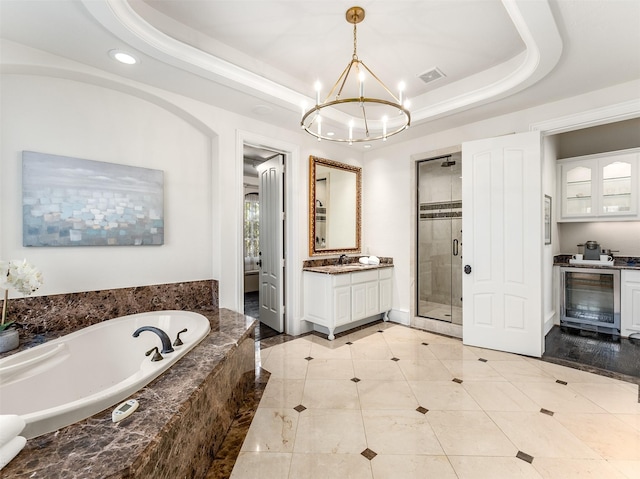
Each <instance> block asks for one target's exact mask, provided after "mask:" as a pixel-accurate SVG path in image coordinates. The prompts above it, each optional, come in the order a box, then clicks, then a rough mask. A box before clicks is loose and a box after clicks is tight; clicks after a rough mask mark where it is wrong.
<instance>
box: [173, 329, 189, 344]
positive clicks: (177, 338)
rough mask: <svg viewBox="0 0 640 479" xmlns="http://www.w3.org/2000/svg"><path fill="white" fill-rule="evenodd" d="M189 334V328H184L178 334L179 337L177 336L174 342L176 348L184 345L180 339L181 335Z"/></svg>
mask: <svg viewBox="0 0 640 479" xmlns="http://www.w3.org/2000/svg"><path fill="white" fill-rule="evenodd" d="M186 332H187V328H184V329H183V330H182V331H179V332H178V335H177V336H176V340H175V341H174V342H173V345H174V346H182V345H183V344H184V343H183V342H182V339H180V335H181V334H182V333H186Z"/></svg>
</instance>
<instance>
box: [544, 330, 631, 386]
mask: <svg viewBox="0 0 640 479" xmlns="http://www.w3.org/2000/svg"><path fill="white" fill-rule="evenodd" d="M543 359H546V360H549V361H553V362H557V363H560V364H566V365H568V366H573V367H579V368H580V369H584V370H587V371H593V372H597V373H599V374H605V375H607V376H611V377H618V378H619V379H624V380H628V381H631V382H635V383H638V384H640V340H638V339H626V338H620V339H618V340H614V339H613V338H612V337H611V335H608V334H602V333H594V332H590V331H581V330H578V329H572V328H562V329H561V328H560V327H559V326H554V327H553V328H552V329H551V331H550V332H549V334H547V336H546V338H545V353H544V356H543Z"/></svg>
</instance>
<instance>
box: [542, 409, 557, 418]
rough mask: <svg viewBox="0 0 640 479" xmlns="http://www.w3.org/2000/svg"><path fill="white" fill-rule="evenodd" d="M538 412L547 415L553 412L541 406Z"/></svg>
mask: <svg viewBox="0 0 640 479" xmlns="http://www.w3.org/2000/svg"><path fill="white" fill-rule="evenodd" d="M540 412H541V413H542V414H546V415H547V416H553V414H554V413H553V411H549V410H548V409H545V408H541V409H540Z"/></svg>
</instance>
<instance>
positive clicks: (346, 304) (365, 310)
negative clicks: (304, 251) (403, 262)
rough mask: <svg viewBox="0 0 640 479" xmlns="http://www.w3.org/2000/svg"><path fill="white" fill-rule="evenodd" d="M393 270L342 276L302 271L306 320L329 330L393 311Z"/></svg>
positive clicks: (332, 332) (386, 269)
mask: <svg viewBox="0 0 640 479" xmlns="http://www.w3.org/2000/svg"><path fill="white" fill-rule="evenodd" d="M392 274H393V268H391V267H382V268H373V269H366V270H364V271H355V272H349V273H340V274H326V273H318V272H314V271H303V273H302V275H303V283H304V319H305V320H307V321H310V322H312V323H314V324H318V325H320V326H324V327H326V328H327V329H328V330H329V339H330V340H333V339H334V338H335V335H334V333H335V330H336V328H339V327H340V326H345V325H348V324H349V323H355V322H356V321H360V320H363V319H365V318H369V317H372V316H376V315H379V314H381V313H383V314H384V319H385V320H386V319H387V313H388V312H389V310H390V309H391V293H392Z"/></svg>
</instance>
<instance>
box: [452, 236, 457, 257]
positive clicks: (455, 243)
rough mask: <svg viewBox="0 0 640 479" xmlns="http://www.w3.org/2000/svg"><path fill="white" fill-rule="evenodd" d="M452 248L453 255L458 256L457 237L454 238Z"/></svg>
mask: <svg viewBox="0 0 640 479" xmlns="http://www.w3.org/2000/svg"><path fill="white" fill-rule="evenodd" d="M452 250H453V251H452V253H453V256H458V240H457V239H454V240H453V246H452Z"/></svg>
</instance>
